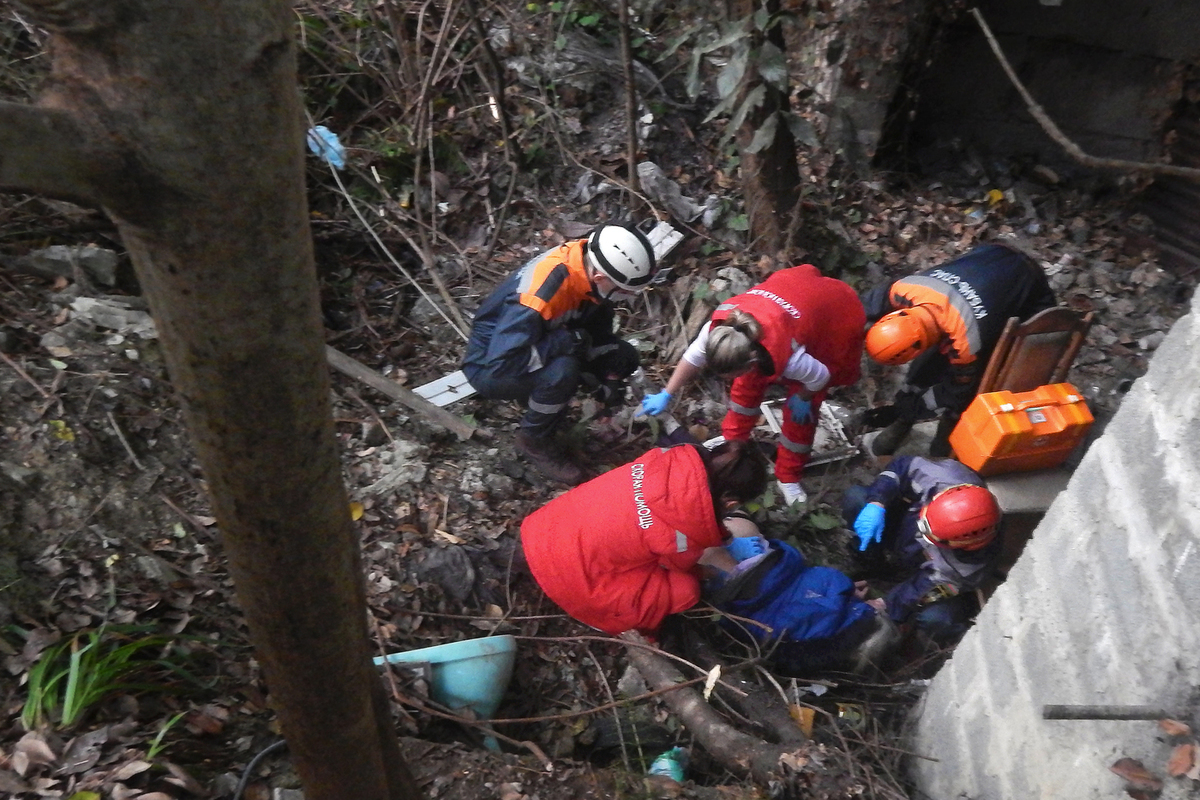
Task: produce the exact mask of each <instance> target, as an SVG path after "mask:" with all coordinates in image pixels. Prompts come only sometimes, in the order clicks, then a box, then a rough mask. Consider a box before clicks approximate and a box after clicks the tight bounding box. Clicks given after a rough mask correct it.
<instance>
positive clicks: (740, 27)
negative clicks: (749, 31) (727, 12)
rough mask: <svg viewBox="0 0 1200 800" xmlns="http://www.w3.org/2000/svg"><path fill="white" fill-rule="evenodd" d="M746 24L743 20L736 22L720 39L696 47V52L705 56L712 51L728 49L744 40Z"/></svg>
mask: <svg viewBox="0 0 1200 800" xmlns="http://www.w3.org/2000/svg"><path fill="white" fill-rule="evenodd" d="M746 23H747V21H746V20H744V19H741V20H738V21H737V22H735V23H734V24H733V25H732V26H731V27H730V28H729V30H727V31H726V32H725V33H724V34H722V35H721V36H720V37H718V38H717V39H714V40H713V41H711V42H709V43H708V44H706V45H702V46H700V47H698V48H697V49H696V51H697V52H698V53H700V54H701V55H707V54H708V53H711V52H712V51H714V50H720V49H721V48H722V47H728V46H729V45H731V44H733V43H734V42H737V41H739V40H741V39H744V38H746Z"/></svg>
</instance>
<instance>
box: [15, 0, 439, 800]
mask: <svg viewBox="0 0 1200 800" xmlns="http://www.w3.org/2000/svg"><path fill="white" fill-rule="evenodd" d="M20 5H21V7H22V8H23V10H25V11H26V12H27V13H28V15H29V17H30V18H32V19H34V20H36V21H37V22H38V23H40V24H42V25H44V26H46V27H47V28H48V29H50V31H51V33H52V40H51V56H52V64H53V66H52V76H51V80H50V82H49V83H48V84H47V89H46V91H45V92H44V94H43V95H42V97H41V98H40V99H39V101H38V104H37V106H33V107H30V106H22V105H14V104H0V187H3V188H5V189H9V190H21V191H27V192H34V193H40V194H46V195H50V196H56V197H64V198H67V199H72V200H76V201H83V202H87V203H90V204H93V205H98V206H100V207H102V208H103V209H104V210H105V211H106V212H107V213H108V214H109V216H110V217H111V218H112V219H113V220H114V221H115V222H116V224H117V226H118V228H119V230H120V232H121V236H122V239H123V241H124V244H125V246H126V247H127V248H128V251H129V253H130V256H131V258H132V260H133V263H134V267H135V269H136V271H137V275H138V278H139V280H140V281H141V284H142V287H143V289H144V291H145V294H146V297H147V299H148V300H149V303H150V308H151V310H152V312H153V314H154V319H155V322H156V323H157V325H158V331H159V336H160V339H161V342H162V347H163V351H164V355H165V358H166V363H167V367H168V369H169V371H170V378H171V381H172V384H173V385H174V387H175V390H176V391H177V393H178V395H179V398H180V402H181V403H182V405H183V408H184V411H185V415H186V419H187V423H188V427H189V429H190V431H191V434H192V437H193V440H194V442H195V446H196V451H197V454H198V456H199V458H200V462H201V465H202V467H203V469H204V473H205V476H206V477H207V479H208V483H209V490H210V492H211V495H212V502H213V506H214V511H215V513H216V516H217V519H218V521H219V523H220V527H221V532H222V537H223V542H224V546H225V550H226V553H227V556H228V560H229V567H230V571H231V573H232V575H233V578H234V581H235V584H236V587H237V592H238V597H239V600H240V602H241V605H242V608H243V611H244V613H245V616H246V621H247V623H248V625H249V628H250V635H251V638H252V639H253V642H254V645H255V650H256V656H257V658H258V660H259V662H260V663H261V664H262V667H263V670H264V672H265V675H266V679H267V683H268V686H269V688H270V692H271V698H272V703H273V705H274V707H275V710H276V711H277V713H278V715H279V719H280V723H281V725H282V729H283V733H284V736H285V738H286V739H287V741H288V747H289V750H290V752H291V755H292V758H293V760H294V762H295V765H296V768H297V770H298V772H299V773H300V777H301V780H302V781H303V783H304V791H305V796H306V797H307V798H308V800H334V798H337V799H338V800H340V799H341V798H355V800H375V799H378V800H400V798H406V799H407V798H414V797H417V796H419V793H418V791H417V789H416V786H415V784H414V782H413V780H412V777H411V774H410V773H409V770H408V767H407V766H406V765H405V763H404V761H403V760H402V758H401V756H400V751H399V747H398V744H397V740H396V736H395V734H394V731H393V729H392V724H391V717H390V714H389V709H388V706H387V702H386V699H385V697H384V695H383V690H382V686H381V684H380V681H379V678H378V676H377V674H376V673H375V671H374V668H373V667H372V665H371V661H370V644H369V638H368V636H367V628H366V602H365V588H364V584H363V576H362V570H361V567H360V561H359V558H360V557H359V548H358V541H357V537H356V535H355V531H354V529H353V527H352V523H351V520H350V517H349V510H348V501H347V496H346V492H345V488H344V486H343V485H342V482H341V468H340V462H339V459H338V453H337V447H336V441H335V438H334V430H333V421H332V415H331V408H330V404H329V391H330V383H329V373H328V370H327V368H326V366H325V357H324V342H323V335H322V326H321V317H320V308H319V304H318V296H317V281H316V272H315V268H314V265H313V257H312V246H311V241H310V235H309V229H308V214H307V206H306V198H305V191H304V164H303V158H304V149H303V148H304V144H303V137H304V125H303V122H302V113H301V107H300V103H299V95H298V92H297V88H296V66H295V46H294V43H293V40H292V27H293V25H294V24H295V21H294V18H293V16H292V14H291V11H290V8H289V6H288V4H287V3H286V2H283V0H208V1H207V2H199V1H198V0H197V1H193V2H166V1H165V0H158V1H157V2H155V1H154V0H110V1H109V2H98V1H97V2H81V1H80V0H25V2H23V3H21V4H20Z"/></svg>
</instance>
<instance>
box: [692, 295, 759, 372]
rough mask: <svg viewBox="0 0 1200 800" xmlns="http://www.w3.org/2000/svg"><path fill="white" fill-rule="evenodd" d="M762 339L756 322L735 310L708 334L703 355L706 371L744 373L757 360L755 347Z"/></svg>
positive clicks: (744, 313) (742, 312) (739, 310)
mask: <svg viewBox="0 0 1200 800" xmlns="http://www.w3.org/2000/svg"><path fill="white" fill-rule="evenodd" d="M761 338H762V325H759V324H758V320H756V319H755V318H754V317H752V316H750V315H749V314H747V313H746V312H745V311H742V310H741V309H737V308H735V309H734V310H732V311H730V312H729V316H727V317H726V318H725V319H723V320H721V321H720V322H718V323H716V324H714V325H713V327H712V329H711V330H709V332H708V347H707V348H705V352H704V355H705V357H706V358H707V359H708V366H709V368H710V369H712V371H713V372H716V373H717V374H718V375H727V374H729V373H731V372H744V371H745V370H746V369H747V368H748V367H750V366H751V365H752V364H754V362H755V361H756V360H757V357H756V355H755V348H754V345H755V344H756V343H757V342H758V340H759V339H761Z"/></svg>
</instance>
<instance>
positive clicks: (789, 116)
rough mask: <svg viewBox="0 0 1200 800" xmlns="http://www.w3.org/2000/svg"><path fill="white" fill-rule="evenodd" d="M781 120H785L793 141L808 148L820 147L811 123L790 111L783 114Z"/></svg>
mask: <svg viewBox="0 0 1200 800" xmlns="http://www.w3.org/2000/svg"><path fill="white" fill-rule="evenodd" d="M783 118H784V119H785V120H787V126H788V130H790V131H791V132H792V138H793V139H795V140H796V141H797V142H802V143H803V144H806V145H808V146H809V147H819V146H820V144H821V140H820V139H819V138H817V131H816V130H815V129H814V128H813V126H812V123H811V122H809V121H808V120H806V119H805V118H804V117H802V116H800V115H799V114H796V113H795V112H792V111H787V112H784V114H783Z"/></svg>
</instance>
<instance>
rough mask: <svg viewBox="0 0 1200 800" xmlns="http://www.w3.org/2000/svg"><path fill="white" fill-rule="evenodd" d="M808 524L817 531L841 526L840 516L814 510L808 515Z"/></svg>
mask: <svg viewBox="0 0 1200 800" xmlns="http://www.w3.org/2000/svg"><path fill="white" fill-rule="evenodd" d="M808 524H809V525H811V526H813V527H814V528H816V529H817V530H819V531H831V530H833V529H834V528H840V527H841V526H842V518H841V517H839V516H837V515H836V514H830V513H829V512H828V511H814V512H813V513H811V514H809V515H808Z"/></svg>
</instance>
